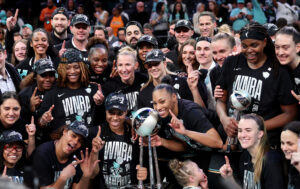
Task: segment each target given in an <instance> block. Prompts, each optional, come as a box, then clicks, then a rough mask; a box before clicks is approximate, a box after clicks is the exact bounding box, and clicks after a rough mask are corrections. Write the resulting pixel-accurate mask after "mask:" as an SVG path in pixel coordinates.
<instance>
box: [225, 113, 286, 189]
mask: <svg viewBox="0 0 300 189" xmlns="http://www.w3.org/2000/svg"><path fill="white" fill-rule="evenodd" d="M238 140H239V142H240V144H241V146H242V148H243V149H246V151H244V152H243V154H242V155H241V158H240V166H239V167H240V173H239V174H238V175H239V176H240V178H239V180H240V182H241V183H243V188H246V189H250V188H251V189H252V188H258V189H260V188H262V189H263V188H272V189H277V188H278V189H280V188H285V184H284V175H283V170H282V161H281V160H282V159H281V155H280V154H279V153H277V152H276V151H272V150H270V148H269V143H268V139H267V132H266V128H265V124H264V120H263V118H262V117H260V116H258V115H256V114H246V115H244V116H242V118H241V120H240V121H239V124H238ZM225 159H226V164H224V165H223V166H222V167H221V168H220V173H221V175H222V176H223V177H225V178H227V179H230V180H231V181H232V182H235V181H234V179H233V176H232V169H231V167H230V163H229V159H228V158H227V157H226V156H225Z"/></svg>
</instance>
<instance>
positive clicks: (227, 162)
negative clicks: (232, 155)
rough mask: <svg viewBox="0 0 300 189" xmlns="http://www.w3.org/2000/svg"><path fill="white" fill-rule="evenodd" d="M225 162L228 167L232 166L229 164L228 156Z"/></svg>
mask: <svg viewBox="0 0 300 189" xmlns="http://www.w3.org/2000/svg"><path fill="white" fill-rule="evenodd" d="M225 162H226V165H230V163H229V159H228V157H227V156H225Z"/></svg>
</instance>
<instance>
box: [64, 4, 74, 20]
mask: <svg viewBox="0 0 300 189" xmlns="http://www.w3.org/2000/svg"><path fill="white" fill-rule="evenodd" d="M65 8H66V9H67V11H68V14H69V20H72V18H73V16H74V15H75V14H76V4H75V0H67V1H66V5H65Z"/></svg>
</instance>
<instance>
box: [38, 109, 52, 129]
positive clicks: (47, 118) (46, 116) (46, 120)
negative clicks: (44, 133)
mask: <svg viewBox="0 0 300 189" xmlns="http://www.w3.org/2000/svg"><path fill="white" fill-rule="evenodd" d="M53 109H54V105H52V106H51V107H50V108H49V110H48V111H47V112H45V113H44V114H43V115H42V117H41V119H40V125H41V126H45V125H47V124H48V123H50V122H51V121H52V120H53V119H54V118H53V116H52V110H53Z"/></svg>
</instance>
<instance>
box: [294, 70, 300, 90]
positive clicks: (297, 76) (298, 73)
mask: <svg viewBox="0 0 300 189" xmlns="http://www.w3.org/2000/svg"><path fill="white" fill-rule="evenodd" d="M292 75H293V79H294V82H295V92H296V94H300V64H298V66H297V67H296V69H295V70H293V72H292Z"/></svg>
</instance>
